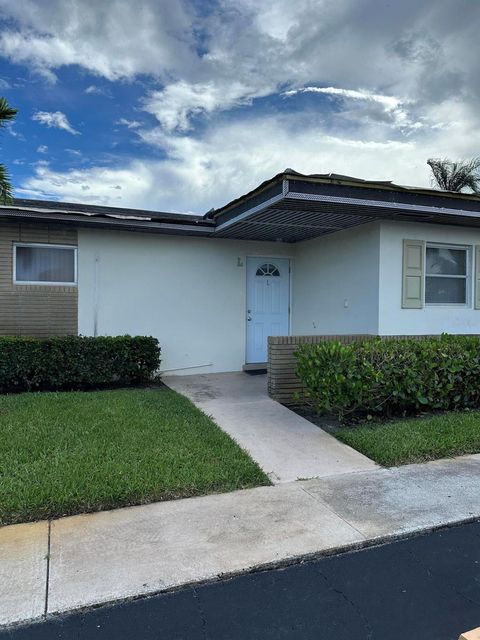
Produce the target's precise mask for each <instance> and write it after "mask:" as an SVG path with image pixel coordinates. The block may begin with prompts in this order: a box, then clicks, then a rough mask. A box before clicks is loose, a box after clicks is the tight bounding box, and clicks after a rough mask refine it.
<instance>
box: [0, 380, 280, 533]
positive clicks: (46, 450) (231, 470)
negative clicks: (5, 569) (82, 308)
mask: <svg viewBox="0 0 480 640" xmlns="http://www.w3.org/2000/svg"><path fill="white" fill-rule="evenodd" d="M0 442H1V446H0V524H9V523H13V522H25V521H29V520H38V519H43V518H51V517H56V516H62V515H70V514H74V513H80V512H85V511H97V510H101V509H109V508H112V507H119V506H125V505H131V504H140V503H145V502H151V501H154V500H169V499H173V498H180V497H185V496H194V495H201V494H206V493H212V492H217V491H218V492H219V491H232V490H233V489H242V488H245V487H254V486H258V485H264V484H269V480H268V478H267V477H266V476H265V474H264V473H263V472H262V471H261V469H260V468H259V467H258V466H257V465H256V463H254V462H253V461H252V460H251V458H250V457H249V456H248V455H247V454H246V453H245V452H244V451H243V450H242V449H241V448H240V447H239V446H238V445H237V444H236V443H235V442H234V441H233V440H231V439H230V438H229V436H228V435H226V434H225V433H224V432H223V431H221V430H220V429H219V428H218V427H217V426H216V425H215V423H214V422H212V420H211V419H210V418H209V417H208V416H206V415H205V414H204V413H202V412H201V411H200V410H198V409H197V408H196V407H195V406H194V405H193V404H192V403H191V402H190V401H189V400H187V399H186V398H184V397H183V396H181V395H179V394H177V393H175V392H174V391H171V390H168V389H121V390H114V391H94V392H69V393H24V394H19V395H3V396H0Z"/></svg>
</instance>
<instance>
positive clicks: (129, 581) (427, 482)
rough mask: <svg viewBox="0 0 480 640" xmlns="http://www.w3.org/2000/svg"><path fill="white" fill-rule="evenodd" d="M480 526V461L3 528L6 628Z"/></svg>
mask: <svg viewBox="0 0 480 640" xmlns="http://www.w3.org/2000/svg"><path fill="white" fill-rule="evenodd" d="M474 517H475V518H477V517H478V518H480V456H479V455H477V456H466V457H463V458H457V459H453V460H441V461H437V462H431V463H428V464H419V465H410V466H405V467H399V468H393V469H377V470H374V471H366V472H358V473H355V474H348V475H334V476H330V477H326V478H321V479H315V480H309V481H305V482H292V483H284V484H279V485H277V486H271V487H260V488H258V489H249V490H245V491H237V492H233V493H228V494H222V495H212V496H206V497H202V498H190V499H185V500H177V501H172V502H164V503H161V502H159V503H155V504H150V505H145V506H139V507H130V508H126V509H118V510H115V511H105V512H102V513H94V514H88V515H80V516H74V517H70V518H62V519H60V520H54V521H52V522H39V523H35V524H25V525H15V526H10V527H3V528H0V624H8V623H13V622H18V621H22V620H27V619H31V618H41V617H42V616H44V615H48V614H51V613H57V612H62V611H67V610H69V609H75V608H79V607H85V606H88V605H94V604H98V603H102V602H107V601H113V600H117V599H122V598H128V597H130V596H136V595H141V594H148V593H153V592H156V591H162V590H165V589H170V588H172V587H177V586H180V585H184V584H188V583H192V582H198V581H204V580H209V579H214V578H216V577H218V576H222V575H228V574H234V573H236V572H241V571H246V570H248V569H251V568H252V567H257V566H268V565H270V564H275V563H279V562H285V561H288V560H292V559H293V558H299V557H303V556H308V555H311V554H318V553H323V552H328V551H331V550H333V549H335V550H339V549H346V548H351V547H352V546H353V547H355V546H360V545H364V544H366V543H368V542H369V541H376V540H377V541H378V540H379V539H385V538H388V537H395V536H398V535H402V534H405V533H409V532H410V533H411V532H415V531H422V530H426V529H430V528H432V527H437V526H440V525H444V524H448V523H453V522H458V521H462V520H465V519H471V518H474Z"/></svg>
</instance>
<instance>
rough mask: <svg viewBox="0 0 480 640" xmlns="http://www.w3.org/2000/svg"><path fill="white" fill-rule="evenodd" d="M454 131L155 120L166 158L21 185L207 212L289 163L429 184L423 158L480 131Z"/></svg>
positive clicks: (41, 174)
mask: <svg viewBox="0 0 480 640" xmlns="http://www.w3.org/2000/svg"><path fill="white" fill-rule="evenodd" d="M459 133H460V132H459V131H457V130H455V131H454V134H455V141H454V143H452V141H451V139H450V132H446V131H443V130H440V131H435V132H430V134H429V137H423V138H422V139H418V140H415V139H411V138H409V139H407V140H389V139H388V138H385V139H383V140H376V141H373V140H368V139H367V140H364V139H359V138H349V137H346V136H342V137H340V136H338V135H332V134H331V133H330V132H329V131H327V130H325V129H322V128H321V127H318V126H317V124H316V123H315V121H314V120H312V121H303V122H302V123H301V124H300V125H299V124H298V122H297V116H296V115H295V114H294V115H292V116H285V117H284V116H282V117H280V116H277V117H275V118H256V119H252V118H244V119H243V120H241V121H237V122H224V123H223V124H222V125H220V126H215V127H214V126H211V127H210V128H209V129H208V130H207V131H206V132H205V134H204V135H203V136H202V137H200V138H193V137H192V136H179V135H176V134H168V133H165V131H164V130H163V129H162V128H161V127H157V128H155V129H152V130H150V131H149V132H141V135H142V138H143V139H144V140H148V143H149V144H151V145H156V146H158V147H159V148H161V149H162V150H163V151H164V153H165V154H166V158H165V159H162V160H131V161H130V162H128V163H125V162H124V161H123V160H122V161H120V160H119V162H118V165H116V166H111V167H89V168H85V169H81V170H77V169H75V170H71V171H66V172H58V171H54V170H53V169H51V168H49V167H44V166H42V167H39V168H37V170H36V174H35V176H33V177H32V178H29V179H27V180H25V181H24V183H23V184H22V188H23V189H24V190H25V192H26V193H29V194H30V195H32V196H36V197H39V196H41V197H55V198H61V199H65V200H73V201H77V202H87V203H88V202H92V203H94V202H97V203H101V204H107V205H112V206H126V207H132V208H146V209H157V210H164V211H180V212H190V211H192V210H193V211H194V212H196V213H204V212H205V211H208V210H209V209H210V208H211V207H212V206H214V207H219V206H221V205H223V204H225V203H226V202H228V201H229V200H230V199H232V198H234V197H237V196H239V195H241V194H242V193H245V192H247V191H248V190H249V189H252V188H254V187H255V186H257V185H258V184H259V183H260V182H261V181H263V180H265V179H267V178H269V177H271V176H273V175H274V174H276V173H278V172H280V171H282V170H284V169H285V168H286V167H287V166H288V167H292V168H293V169H296V170H297V171H300V172H304V173H329V172H336V173H342V174H347V175H348V174H349V175H353V176H357V177H360V178H366V179H378V180H389V179H394V180H395V181H396V182H399V183H404V184H417V185H424V186H428V185H429V170H428V167H427V165H426V162H425V159H426V158H427V157H429V156H432V155H444V154H445V153H446V152H447V150H448V152H449V153H450V155H451V154H459V153H461V152H462V151H465V150H466V149H467V146H466V145H470V146H469V147H468V149H472V148H474V147H475V146H480V133H477V134H476V135H475V136H474V137H473V138H471V137H469V139H466V138H465V137H463V136H461V135H458V136H457V134H459ZM118 186H120V187H121V189H118V188H117V187H118ZM86 187H88V189H87V188H86Z"/></svg>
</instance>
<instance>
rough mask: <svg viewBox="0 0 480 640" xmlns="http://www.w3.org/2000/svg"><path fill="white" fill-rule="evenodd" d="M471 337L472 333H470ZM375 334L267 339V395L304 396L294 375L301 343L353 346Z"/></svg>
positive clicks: (288, 401)
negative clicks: (296, 352)
mask: <svg viewBox="0 0 480 640" xmlns="http://www.w3.org/2000/svg"><path fill="white" fill-rule="evenodd" d="M469 335H472V334H469ZM373 337H374V336H373V335H367V334H352V335H336V336H271V337H270V338H268V366H267V372H268V394H269V396H270V397H271V398H273V399H274V400H277V401H278V402H281V403H282V404H287V405H288V404H293V403H294V399H293V395H294V394H295V393H301V391H302V389H303V387H302V383H301V382H300V380H299V379H298V378H297V376H296V375H295V369H296V367H297V361H296V358H295V356H294V355H293V354H294V353H295V351H296V350H297V348H298V346H299V345H301V344H320V343H321V342H333V341H339V342H343V344H350V343H352V342H356V341H357V340H365V339H366V338H373ZM438 337H439V336H432V335H423V336H382V339H383V340H392V339H396V338H415V339H416V340H425V339H426V338H438Z"/></svg>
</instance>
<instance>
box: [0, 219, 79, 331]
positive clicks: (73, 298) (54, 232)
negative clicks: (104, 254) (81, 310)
mask: <svg viewBox="0 0 480 640" xmlns="http://www.w3.org/2000/svg"><path fill="white" fill-rule="evenodd" d="M15 242H40V243H48V244H50V243H52V244H71V245H74V246H76V244H77V231H76V230H75V229H72V228H70V227H59V226H55V225H40V224H30V225H29V224H23V223H8V222H5V223H0V335H3V336H5V335H11V336H12V335H15V336H35V337H47V336H52V335H56V336H58V335H69V334H76V333H77V331H78V320H77V316H78V300H77V297H78V296H77V287H70V286H46V285H19V284H14V283H13V244H14V243H15Z"/></svg>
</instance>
